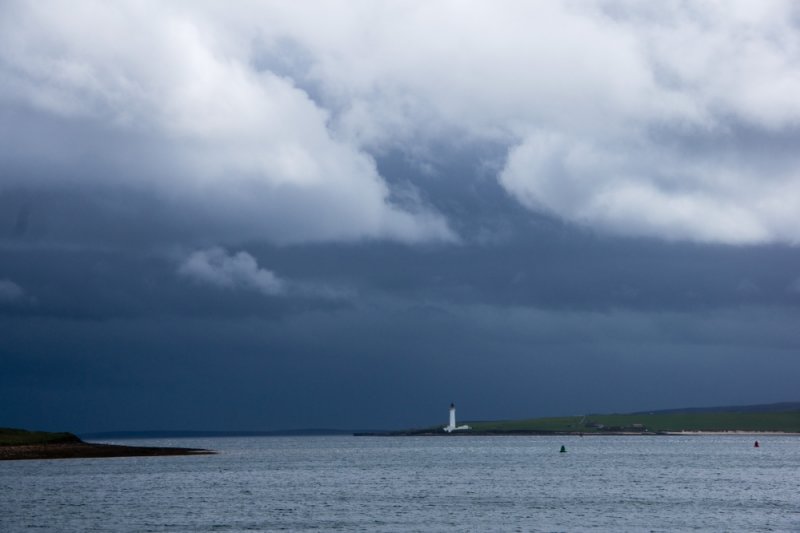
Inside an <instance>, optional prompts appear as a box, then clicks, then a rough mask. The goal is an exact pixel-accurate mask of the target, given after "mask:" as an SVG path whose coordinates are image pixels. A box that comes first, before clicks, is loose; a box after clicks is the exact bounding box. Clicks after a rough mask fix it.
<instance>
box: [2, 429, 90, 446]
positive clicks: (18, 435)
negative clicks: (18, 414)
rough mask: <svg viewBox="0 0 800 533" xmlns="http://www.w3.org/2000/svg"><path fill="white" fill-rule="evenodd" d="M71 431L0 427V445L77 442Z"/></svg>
mask: <svg viewBox="0 0 800 533" xmlns="http://www.w3.org/2000/svg"><path fill="white" fill-rule="evenodd" d="M78 441H80V439H78V437H76V436H75V435H73V434H72V433H49V432H45V431H26V430H24V429H11V428H0V446H21V445H25V444H47V443H57V442H78Z"/></svg>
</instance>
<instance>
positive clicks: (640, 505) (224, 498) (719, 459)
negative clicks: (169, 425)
mask: <svg viewBox="0 0 800 533" xmlns="http://www.w3.org/2000/svg"><path fill="white" fill-rule="evenodd" d="M754 440H755V438H754V437H746V436H686V437H683V436H681V437H663V436H660V437H643V436H636V437H598V436H593V437H583V438H580V437H499V436H496V437H468V436H451V437H397V438H394V437H251V438H217V439H190V440H173V441H169V440H136V441H124V442H122V441H120V443H128V444H133V443H134V442H135V443H136V444H137V445H139V444H142V445H159V446H162V445H175V446H192V447H204V448H211V449H215V450H218V451H219V452H221V453H220V454H219V455H212V456H190V457H144V458H117V459H71V460H50V461H6V462H0V531H3V532H9V533H13V532H16V531H97V532H101V531H102V532H108V531H120V532H121V531H126V532H127V531H136V532H140V531H153V532H163V531H280V530H283V531H587V530H594V531H690V530H695V531H698V530H699V531H800V438H799V437H784V436H765V437H758V440H759V441H760V443H761V446H760V447H759V448H754V447H753V442H754ZM562 445H563V446H565V448H566V450H567V451H566V453H559V450H560V448H561V446H562Z"/></svg>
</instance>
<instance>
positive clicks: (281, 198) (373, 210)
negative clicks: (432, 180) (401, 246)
mask: <svg viewBox="0 0 800 533" xmlns="http://www.w3.org/2000/svg"><path fill="white" fill-rule="evenodd" d="M212 11H213V9H212V8H211V7H208V8H204V7H203V6H200V5H198V6H197V7H196V8H195V6H194V5H193V4H188V5H187V4H173V5H171V6H165V5H163V4H161V3H149V2H133V3H121V4H116V5H111V4H106V3H103V2H93V1H85V2H77V3H76V4H74V5H70V6H66V5H64V6H61V8H60V9H59V6H53V5H51V6H47V7H44V6H34V5H31V4H27V3H21V2H20V3H15V2H11V3H7V4H4V7H3V8H2V11H0V80H2V84H0V105H4V106H6V107H18V106H25V107H27V108H28V109H32V110H35V112H37V113H39V114H44V115H48V116H52V117H55V118H56V119H57V120H58V121H59V124H64V123H66V124H67V125H68V126H67V129H72V130H74V133H73V135H69V136H68V137H69V138H63V136H62V137H61V138H58V137H56V138H54V139H47V142H42V139H43V137H46V136H50V137H54V135H52V134H51V133H49V132H47V131H45V132H41V133H42V134H43V135H38V136H37V135H32V137H34V141H33V142H36V146H35V147H30V146H25V147H23V148H22V149H21V147H20V146H13V143H15V142H16V143H20V144H21V143H22V142H30V139H28V140H27V141H26V140H16V141H15V140H14V137H13V136H11V135H9V136H7V137H8V140H9V142H11V143H12V145H10V146H9V145H7V146H6V148H5V150H4V151H7V153H8V154H9V155H10V156H11V157H12V159H13V158H15V157H16V158H18V157H19V156H16V155H13V154H16V153H23V154H31V152H33V154H34V155H35V157H32V158H31V159H32V160H29V161H27V162H28V163H31V164H36V163H37V162H40V161H42V160H45V161H51V162H52V163H53V166H54V167H56V168H57V169H58V171H57V173H56V174H55V176H53V177H52V179H54V180H56V181H58V182H64V181H66V180H67V179H73V180H92V179H94V180H95V181H99V182H101V183H102V184H103V185H110V186H117V185H124V186H131V187H134V188H137V189H143V190H145V191H155V192H156V194H158V195H159V196H161V197H165V198H168V199H169V201H170V202H172V203H174V204H175V205H176V206H178V207H179V208H181V209H183V210H186V209H191V210H193V211H194V212H195V213H196V214H197V215H198V216H200V217H201V218H202V219H204V220H210V221H211V222H212V223H213V224H214V225H216V226H217V227H220V228H226V229H227V232H228V233H229V234H231V233H233V234H238V235H239V237H240V238H242V237H244V238H248V237H261V238H267V239H269V240H273V241H279V242H291V241H302V240H330V239H354V238H363V237H378V238H383V237H385V238H391V239H397V240H402V241H410V242H414V241H420V240H449V239H452V238H453V234H452V233H451V232H450V230H449V229H448V227H447V224H446V222H445V221H444V220H443V219H442V218H441V217H440V216H438V215H437V214H435V213H433V212H431V211H430V210H427V209H425V208H424V206H418V208H417V209H416V210H415V211H416V212H415V213H411V212H409V211H404V210H402V209H400V208H398V207H396V206H394V205H392V204H390V203H389V201H388V198H389V194H390V191H389V188H388V187H387V185H386V183H385V182H384V181H383V180H382V178H381V177H380V175H379V174H378V172H377V169H376V167H375V163H374V161H373V159H372V158H371V157H370V156H369V155H368V154H366V153H365V152H363V151H361V150H359V148H358V147H357V146H353V145H351V144H348V143H346V142H343V141H341V140H339V139H337V138H335V136H334V135H333V134H332V133H331V131H330V130H329V128H328V124H327V123H328V116H329V115H328V112H327V111H326V110H324V109H322V108H320V107H319V106H318V105H316V104H315V103H314V102H313V101H312V100H311V99H310V98H309V97H308V95H307V94H306V93H305V92H304V91H302V90H300V89H298V88H297V87H296V86H295V84H294V83H293V81H292V80H291V79H288V78H285V77H281V76H278V75H276V74H273V73H272V72H269V71H258V70H257V69H255V68H254V67H253V65H252V64H251V49H250V48H251V46H252V40H253V39H254V38H255V37H256V36H257V34H258V30H257V28H254V27H249V25H248V24H247V20H248V19H249V16H250V15H249V14H248V13H246V10H242V11H241V12H240V13H239V18H238V20H231V19H230V18H226V17H224V16H223V17H217V16H216V15H215V14H214V13H213V12H212ZM263 15H266V14H263ZM256 18H257V19H259V18H261V20H262V23H266V22H268V20H269V18H268V17H266V18H264V17H256ZM28 127H30V126H28ZM43 128H47V124H45V125H44V126H43ZM86 131H89V132H90V133H91V135H86ZM82 134H83V135H82ZM87 138H88V140H86V139H87ZM96 139H99V142H100V145H97V144H95V140H96ZM23 157H24V156H23ZM23 163H24V161H23ZM97 165H100V166H99V168H93V166H97ZM70 176H72V178H68V177H70ZM3 179H4V180H12V179H14V178H13V177H10V176H9V177H6V176H4V178H3ZM118 182H121V183H118Z"/></svg>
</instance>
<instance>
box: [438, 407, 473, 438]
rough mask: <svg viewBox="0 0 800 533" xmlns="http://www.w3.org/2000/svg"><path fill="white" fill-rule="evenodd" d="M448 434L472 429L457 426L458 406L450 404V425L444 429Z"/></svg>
mask: <svg viewBox="0 0 800 533" xmlns="http://www.w3.org/2000/svg"><path fill="white" fill-rule="evenodd" d="M442 429H443V430H445V431H446V432H448V433H452V432H453V431H460V430H462V429H470V427H469V426H456V404H454V403H451V404H450V423H449V424H448V425H447V426H445V427H443V428H442Z"/></svg>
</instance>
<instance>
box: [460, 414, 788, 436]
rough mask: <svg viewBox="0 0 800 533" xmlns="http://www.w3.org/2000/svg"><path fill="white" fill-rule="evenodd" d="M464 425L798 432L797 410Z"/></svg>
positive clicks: (586, 430)
mask: <svg viewBox="0 0 800 533" xmlns="http://www.w3.org/2000/svg"><path fill="white" fill-rule="evenodd" d="M466 423H467V424H469V425H470V426H471V427H472V430H473V431H476V432H515V431H542V432H551V431H552V432H559V433H561V432H567V433H572V432H580V433H606V432H614V431H622V432H645V431H646V432H660V431H666V432H677V431H782V432H786V433H800V411H787V412H781V413H731V412H723V413H713V412H712V413H664V414H659V413H653V414H620V415H618V414H608V415H586V416H573V417H559V418H534V419H529V420H500V421H487V422H466Z"/></svg>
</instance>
